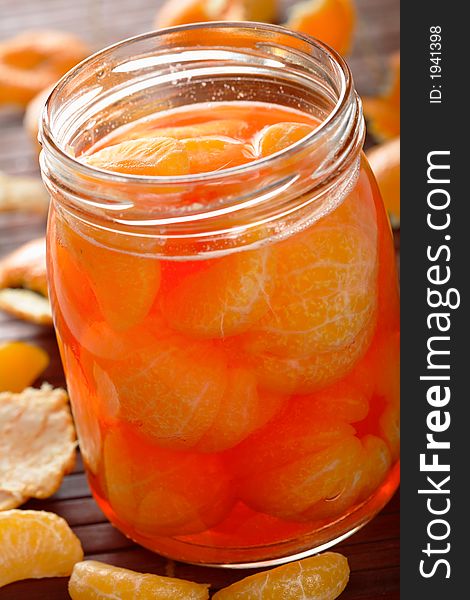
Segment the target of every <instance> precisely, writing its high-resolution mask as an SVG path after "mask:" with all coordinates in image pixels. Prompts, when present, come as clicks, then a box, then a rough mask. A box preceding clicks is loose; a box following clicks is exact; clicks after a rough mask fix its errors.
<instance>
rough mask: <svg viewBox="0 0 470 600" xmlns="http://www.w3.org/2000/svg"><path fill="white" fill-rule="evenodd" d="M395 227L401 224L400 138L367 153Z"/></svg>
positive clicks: (375, 147)
mask: <svg viewBox="0 0 470 600" xmlns="http://www.w3.org/2000/svg"><path fill="white" fill-rule="evenodd" d="M367 158H368V159H369V163H370V166H371V168H372V171H373V173H374V175H375V177H376V179H377V183H378V186H379V189H380V193H381V195H382V199H383V201H384V204H385V208H386V209H387V212H388V214H389V216H390V220H391V223H392V225H393V226H397V225H399V224H400V138H399V137H397V138H394V139H392V140H389V141H388V142H384V143H382V144H379V145H378V146H374V147H373V148H372V150H370V151H369V152H368V153H367Z"/></svg>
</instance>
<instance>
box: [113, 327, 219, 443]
mask: <svg viewBox="0 0 470 600" xmlns="http://www.w3.org/2000/svg"><path fill="white" fill-rule="evenodd" d="M104 369H105V371H106V372H107V374H108V376H109V378H110V380H111V381H112V382H113V384H114V386H115V388H116V392H117V396H118V398H119V406H120V413H119V417H120V418H121V419H123V420H126V421H128V422H130V423H133V424H134V426H135V427H136V428H137V429H139V430H140V431H141V432H142V433H143V434H144V435H146V436H147V437H148V438H149V439H150V440H152V441H153V442H154V443H155V444H158V445H160V446H164V447H168V448H191V447H193V446H194V445H195V444H196V443H197V442H198V441H199V440H200V439H201V438H202V437H203V436H204V434H205V433H206V432H207V431H208V430H209V428H210V427H211V425H212V424H213V422H214V420H215V418H216V416H217V414H218V412H219V408H220V405H221V402H222V399H223V397H224V394H225V390H226V386H227V365H226V360H225V356H224V354H223V353H222V352H221V350H220V349H219V348H218V347H217V346H215V345H214V343H213V342H211V341H207V342H206V341H202V342H201V341H190V340H188V339H186V338H183V337H179V336H177V335H174V334H173V335H172V336H170V337H166V336H164V337H162V338H160V339H157V338H155V340H154V343H153V345H152V346H151V347H149V348H148V349H144V350H142V351H140V352H139V351H137V352H134V353H133V355H132V356H129V357H128V358H127V359H125V360H122V361H110V362H109V364H107V365H105V366H104Z"/></svg>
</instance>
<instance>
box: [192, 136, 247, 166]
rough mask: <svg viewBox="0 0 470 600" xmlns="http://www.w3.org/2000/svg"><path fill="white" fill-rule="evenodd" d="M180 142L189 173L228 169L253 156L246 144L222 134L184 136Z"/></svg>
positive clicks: (245, 161)
mask: <svg viewBox="0 0 470 600" xmlns="http://www.w3.org/2000/svg"><path fill="white" fill-rule="evenodd" d="M181 144H183V145H184V148H185V150H186V152H187V154H188V157H189V172H190V173H206V172H208V171H220V170H222V169H229V168H231V167H236V166H238V165H242V164H244V163H247V162H248V161H250V160H253V158H254V156H252V155H251V152H250V148H249V147H248V146H247V145H245V144H243V143H242V142H240V141H239V140H235V139H233V138H229V137H224V136H222V135H220V136H207V137H192V138H186V139H183V140H181Z"/></svg>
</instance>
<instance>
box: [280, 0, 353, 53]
mask: <svg viewBox="0 0 470 600" xmlns="http://www.w3.org/2000/svg"><path fill="white" fill-rule="evenodd" d="M355 24H356V11H355V7H354V2H353V1H352V0H304V1H303V2H298V3H296V4H294V6H293V7H292V8H291V10H290V12H289V18H288V20H287V23H285V26H286V27H288V28H289V29H293V30H294V31H300V32H301V33H306V34H308V35H310V36H312V37H314V38H318V39H319V40H320V41H322V42H324V43H325V44H328V45H329V46H332V47H333V48H334V49H335V50H336V51H337V52H339V53H340V54H346V53H347V52H348V50H349V49H350V47H351V43H352V38H353V34H354V29H355Z"/></svg>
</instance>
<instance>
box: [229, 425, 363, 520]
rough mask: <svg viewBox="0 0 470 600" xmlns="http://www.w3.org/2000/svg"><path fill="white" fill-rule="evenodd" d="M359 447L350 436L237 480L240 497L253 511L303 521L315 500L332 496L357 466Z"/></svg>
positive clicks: (357, 442)
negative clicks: (283, 463) (288, 461)
mask: <svg viewBox="0 0 470 600" xmlns="http://www.w3.org/2000/svg"><path fill="white" fill-rule="evenodd" d="M361 451H362V446H361V443H360V441H359V440H358V439H357V438H356V437H353V436H349V437H346V438H344V439H343V440H341V441H339V442H337V443H336V444H332V445H331V446H329V447H328V448H326V449H324V450H320V451H319V452H316V453H314V454H310V455H307V456H304V457H302V458H300V459H298V460H295V461H293V462H290V463H289V464H285V465H282V466H280V467H274V468H271V469H267V470H266V471H264V472H261V473H256V475H255V476H252V477H247V478H245V479H242V480H241V481H240V482H239V494H240V498H241V499H242V500H243V501H244V502H245V503H246V504H248V506H250V507H251V508H253V509H254V510H257V511H259V512H263V513H267V514H269V515H272V516H274V517H279V518H281V519H286V520H294V521H296V520H303V518H302V514H303V513H304V512H305V511H306V510H308V509H309V508H310V507H311V506H313V505H314V504H315V503H316V502H319V501H320V500H324V499H326V498H331V497H334V496H336V495H337V494H338V493H339V491H340V490H341V489H342V487H343V485H344V480H345V479H346V477H347V476H348V475H349V473H350V472H351V470H354V469H356V468H357V465H358V463H359V461H360V458H361Z"/></svg>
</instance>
